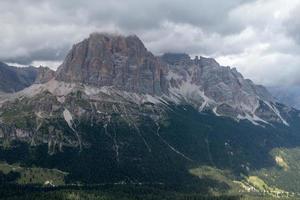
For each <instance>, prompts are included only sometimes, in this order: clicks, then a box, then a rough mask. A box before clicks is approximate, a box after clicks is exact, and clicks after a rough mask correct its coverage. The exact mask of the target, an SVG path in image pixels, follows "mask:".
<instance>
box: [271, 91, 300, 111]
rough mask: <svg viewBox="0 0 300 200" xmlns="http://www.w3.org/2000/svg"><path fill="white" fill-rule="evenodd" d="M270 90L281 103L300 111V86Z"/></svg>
mask: <svg viewBox="0 0 300 200" xmlns="http://www.w3.org/2000/svg"><path fill="white" fill-rule="evenodd" d="M268 89H269V90H270V92H272V94H273V96H274V97H276V98H277V99H278V100H279V101H280V102H283V103H285V104H286V105H289V106H292V107H294V108H297V109H300V86H281V87H269V88H268Z"/></svg>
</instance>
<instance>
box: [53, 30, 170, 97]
mask: <svg viewBox="0 0 300 200" xmlns="http://www.w3.org/2000/svg"><path fill="white" fill-rule="evenodd" d="M163 73H164V72H163V66H162V64H161V63H160V62H159V60H158V58H156V57H155V56H153V55H152V53H150V52H149V51H148V50H147V49H146V48H145V46H144V44H143V43H142V42H141V40H140V39H139V38H138V37H137V36H128V37H123V36H118V35H110V34H101V33H93V34H91V35H90V37H89V38H88V39H85V40H84V41H82V42H80V43H78V44H76V45H74V46H73V48H72V50H71V51H70V52H69V54H68V55H67V57H66V59H65V61H64V62H63V64H62V65H61V66H60V67H59V69H58V74H57V77H56V79H57V80H60V81H65V82H80V83H84V84H88V85H92V86H96V87H101V86H115V87H116V88H118V89H120V90H124V91H128V92H136V93H147V94H161V93H162V92H164V91H165V90H166V85H165V81H164V80H163V78H164V75H163Z"/></svg>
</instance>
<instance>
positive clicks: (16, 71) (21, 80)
mask: <svg viewBox="0 0 300 200" xmlns="http://www.w3.org/2000/svg"><path fill="white" fill-rule="evenodd" d="M54 77H55V72H54V71H52V70H51V69H49V68H47V67H39V68H36V67H14V66H9V65H7V64H5V63H1V62H0V80H1V81H0V92H4V93H12V92H18V91H20V90H23V89H24V88H26V87H29V86H31V85H32V84H34V83H45V82H48V81H49V80H50V79H52V78H54Z"/></svg>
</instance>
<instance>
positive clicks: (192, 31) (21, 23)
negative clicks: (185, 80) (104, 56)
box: [0, 0, 300, 85]
mask: <svg viewBox="0 0 300 200" xmlns="http://www.w3.org/2000/svg"><path fill="white" fill-rule="evenodd" d="M299 10H300V2H299V0H289V1H288V3H287V2H286V0H247V1H244V0H226V1H219V0H187V1H181V0H152V1H146V0H124V1H123V0H122V1H121V0H111V1H106V0H105V1H104V0H85V1H83V0H73V1H61V0H51V1H49V0H16V1H11V0H2V1H1V2H0V25H1V29H0V38H2V40H0V46H1V48H0V60H2V61H6V62H18V63H20V64H35V65H39V64H46V65H51V67H53V68H55V67H56V66H58V63H59V62H61V61H62V59H63V58H64V56H65V55H66V52H67V50H68V49H69V48H70V47H71V45H72V44H74V43H76V42H79V41H80V40H82V39H83V38H85V37H87V36H88V35H89V33H91V32H95V31H105V32H118V33H124V34H132V33H135V34H137V35H138V36H140V37H141V39H142V40H143V41H144V42H145V45H146V47H147V48H148V49H149V50H151V51H153V52H154V53H156V54H161V53H163V52H186V53H189V54H191V55H205V56H211V57H216V58H217V59H218V60H219V61H220V62H221V64H223V65H234V66H235V67H237V68H238V69H239V70H240V71H241V72H242V73H243V74H244V75H245V77H249V78H251V79H253V80H255V81H256V82H258V83H263V84H267V85H276V84H283V83H284V84H298V83H299V78H298V77H300V71H299V68H300V56H299V55H300V46H299V45H300V39H299V34H298V33H299V31H300V26H298V25H299V24H300V23H299V22H298V19H299V13H300V12H299Z"/></svg>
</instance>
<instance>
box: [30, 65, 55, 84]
mask: <svg viewBox="0 0 300 200" xmlns="http://www.w3.org/2000/svg"><path fill="white" fill-rule="evenodd" d="M55 74H56V73H55V71H53V70H51V69H50V68H48V67H43V66H40V67H39V68H37V77H36V79H35V83H46V82H48V81H50V80H51V79H53V78H54V77H55Z"/></svg>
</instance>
